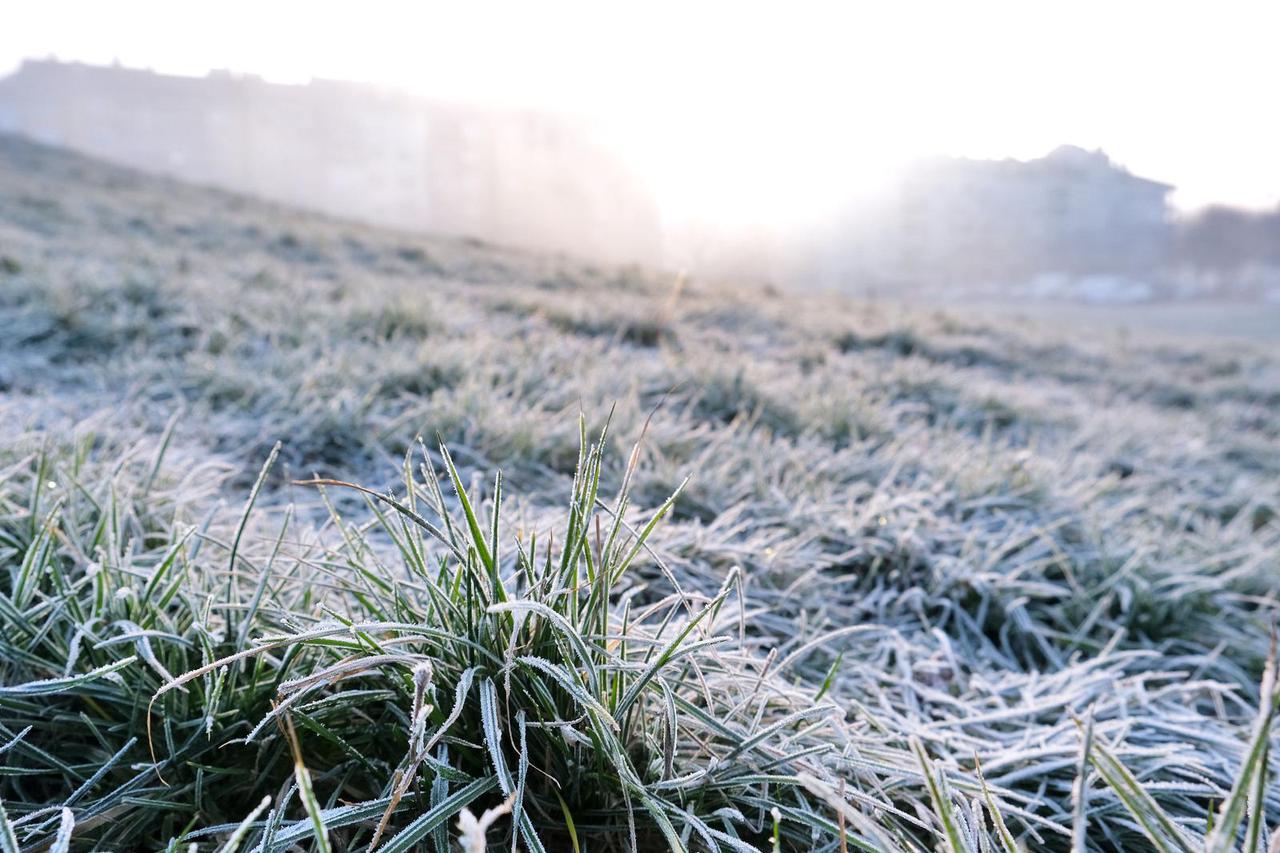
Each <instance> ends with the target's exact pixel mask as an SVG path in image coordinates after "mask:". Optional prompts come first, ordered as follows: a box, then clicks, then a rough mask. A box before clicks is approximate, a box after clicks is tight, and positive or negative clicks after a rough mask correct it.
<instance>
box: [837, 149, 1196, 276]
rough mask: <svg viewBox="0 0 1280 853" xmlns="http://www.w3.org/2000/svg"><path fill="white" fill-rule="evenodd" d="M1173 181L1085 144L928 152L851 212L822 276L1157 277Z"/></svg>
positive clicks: (1168, 230)
mask: <svg viewBox="0 0 1280 853" xmlns="http://www.w3.org/2000/svg"><path fill="white" fill-rule="evenodd" d="M1172 189H1173V187H1172V186H1170V185H1169V184H1163V183H1160V182H1158V181H1152V180H1148V179H1146V178H1140V177H1137V176H1135V175H1132V174H1130V173H1129V172H1128V171H1126V170H1125V169H1123V168H1121V167H1119V166H1117V165H1116V164H1115V163H1113V162H1112V161H1111V160H1110V159H1109V158H1108V157H1107V155H1106V154H1104V153H1102V152H1101V151H1086V150H1084V149H1082V148H1076V147H1074V146H1062V147H1060V148H1058V149H1056V150H1054V151H1053V152H1051V153H1050V154H1048V155H1047V156H1045V157H1042V158H1040V159H1036V160H1029V161H1020V160H970V159H957V158H935V159H931V160H926V161H922V162H920V163H917V164H915V165H914V166H913V167H912V168H910V169H908V170H907V171H906V172H905V173H904V175H903V176H902V177H901V178H900V180H898V181H897V182H895V183H894V185H893V187H892V189H891V190H889V191H887V192H885V193H884V195H883V196H882V197H881V198H880V199H879V200H878V201H876V202H874V203H871V204H869V205H864V206H862V207H860V208H859V209H858V210H856V211H852V212H850V213H849V214H848V215H847V216H846V217H844V218H843V219H842V220H841V221H840V223H839V226H838V228H837V231H836V232H833V234H832V235H831V236H832V238H833V239H831V240H830V241H829V247H830V248H829V252H828V256H827V261H826V263H825V265H824V267H823V272H822V275H823V276H824V277H825V278H827V279H832V278H837V279H839V278H843V279H846V280H847V279H861V280H865V281H872V282H876V281H878V282H881V283H882V284H883V285H884V286H886V287H903V286H911V285H930V284H935V285H940V286H949V287H960V288H963V287H967V286H974V285H1002V286H1015V285H1017V284H1019V283H1026V282H1029V281H1032V280H1035V279H1037V278H1038V277H1039V278H1043V277H1044V276H1046V275H1048V276H1059V277H1063V278H1069V279H1078V278H1080V277H1082V276H1099V275H1111V276H1146V275H1150V274H1151V273H1152V272H1154V271H1157V270H1159V269H1161V268H1162V267H1163V266H1164V265H1165V264H1166V263H1167V262H1168V261H1169V259H1170V252H1171V249H1172V246H1173V224H1172V221H1171V217H1170V210H1169V205H1168V195H1169V193H1170V192H1171V191H1172Z"/></svg>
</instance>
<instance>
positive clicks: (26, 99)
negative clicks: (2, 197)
mask: <svg viewBox="0 0 1280 853" xmlns="http://www.w3.org/2000/svg"><path fill="white" fill-rule="evenodd" d="M0 130H4V131H10V132H17V133H21V134H23V135H25V136H28V137H30V138H33V139H35V140H38V141H41V142H46V143H49V144H53V145H60V146H65V147H68V148H73V149H76V150H79V151H82V152H84V153H87V154H91V155H94V156H97V157H102V158H104V159H107V160H111V161H114V162H117V163H120V164H123V165H127V166H133V167H136V168H139V169H143V170H147V171H153V172H161V173H165V174H169V175H173V176H175V177H179V178H181V179H183V180H189V181H195V182H199V183H206V184H211V185H215V186H220V187H224V188H227V189H231V190H235V191H240V192H247V193H251V194H254V195H258V196H261V197H264V198H270V199H275V200H279V201H283V202H286V203H290V204H297V205H301V206H305V207H310V208H314V209H318V210H322V211H326V212H330V213H334V214H337V215H340V216H347V217H351V218H354V219H360V220H365V221H369V222H372V223H376V224H380V225H388V226H393V227H399V228H406V229H416V230H427V231H436V232H441V233H450V234H458V235H468V236H473V237H478V238H482V239H486V240H491V241H494V242H499V243H506V244H511V245H517V246H526V247H530V248H538V249H551V250H562V251H567V252H572V253H575V254H580V255H584V256H588V257H593V258H597V259H600V260H606V261H651V260H653V259H654V258H655V256H656V255H657V254H658V252H659V251H660V246H661V237H660V231H659V220H658V215H657V208H656V206H655V204H654V203H653V200H652V199H651V198H650V197H649V195H648V193H647V191H646V190H645V189H644V188H643V186H642V185H641V183H640V182H639V181H638V180H637V179H635V177H634V176H633V175H631V174H630V172H629V171H628V169H627V168H626V167H625V166H624V164H623V163H621V162H620V161H619V160H618V159H617V158H616V157H615V156H614V155H613V154H612V153H611V152H610V151H609V149H607V148H606V147H605V146H603V145H601V144H597V143H595V142H593V140H592V138H591V133H590V129H589V128H588V127H586V126H585V125H583V124H581V123H578V122H575V121H572V120H569V119H566V118H562V117H557V116H551V115H546V114H543V113H538V112H533V111H520V110H496V109H483V108H479V107H470V106H460V105H454V104H445V103H437V102H433V101H427V100H424V99H421V98H417V97H413V96H410V95H407V94H405V93H402V92H398V91H392V90H388V89H383V88H378V87H373V86H366V85H359V84H352V83H340V82H334V81H313V82H311V83H310V84H308V85H304V86H299V85H278V84H272V83H266V82H263V81H262V80H261V79H259V78H256V77H252V76H243V75H233V74H228V73H213V74H210V75H209V76H207V77H204V78H195V77H179V76H170V75H162V74H156V73H153V72H150V71H139V70H132V69H126V68H120V67H111V68H104V67H98V66H91V65H82V64H79V63H61V62H54V61H29V62H26V63H24V64H23V66H22V67H21V68H20V69H19V70H18V71H17V72H16V73H15V74H13V75H12V76H10V77H8V78H5V79H3V80H0Z"/></svg>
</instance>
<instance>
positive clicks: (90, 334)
mask: <svg viewBox="0 0 1280 853" xmlns="http://www.w3.org/2000/svg"><path fill="white" fill-rule="evenodd" d="M1085 331H1087V330H1086V329H1082V328H1081V327H1078V326H1077V327H1072V326H1069V325H1061V324H1059V325H1057V326H1054V325H1052V324H1049V323H1044V324H1040V325H1037V326H1028V325H1027V324H1025V323H1019V322H1015V321H1014V320H1011V319H1008V318H1006V319H999V318H983V317H981V316H979V315H977V314H975V313H973V312H969V313H965V314H963V315H960V314H956V315H945V314H939V313H935V312H930V311H925V310H919V309H912V310H908V309H901V308H895V309H890V308H888V307H886V306H877V305H868V304H859V303H854V302H848V301H842V300H840V299H837V298H834V297H800V296H787V295H780V294H779V293H776V292H773V291H757V290H747V289H741V288H739V289H734V288H730V287H727V286H712V285H709V284H706V283H703V282H699V281H689V282H681V281H676V280H673V279H672V278H671V277H670V276H666V275H660V274H657V273H651V272H646V271H642V270H637V269H604V268H596V267H591V266H588V265H584V264H582V263H580V262H576V261H572V260H568V259H564V258H555V257H547V256H535V255H530V254H522V253H518V252H513V251H507V250H501V249H497V248H494V247H489V246H485V245H481V244H478V243H475V242H468V241H450V240H443V239H427V238H422V237H416V236H409V235H403V234H396V233H391V232H386V231H378V230H373V229H368V228H363V227H361V226H356V225H351V224H347V223H342V222H337V221H332V220H326V219H323V218H320V217H316V216H311V215H307V214H301V213H298V212H296V211H291V210H286V209H280V208H276V207H272V206H270V205H267V204H264V203H260V202H256V201H251V200H246V199H243V198H238V197H234V196H231V195H226V194H221V193H216V192H213V191H208V190H202V189H196V188H191V187H186V186H182V185H178V184H173V183H168V182H164V181H161V180H158V179H154V178H146V177H141V176H138V175H136V174H133V173H129V172H125V171H121V170H117V169H113V168H110V167H107V166H103V165H101V164H97V163H94V162H92V161H88V160H84V159H80V158H76V157H72V156H70V155H66V154H62V153H58V152H54V151H51V150H49V149H43V148H39V147H35V146H32V145H28V144H25V143H22V142H19V141H16V140H13V139H10V138H3V137H0V569H2V570H0V803H2V804H3V811H2V812H0V850H2V851H6V853H7V851H11V850H12V851H16V850H55V851H58V850H118V851H124V850H150V849H160V850H166V849H167V850H184V851H185V850H189V849H191V848H190V845H195V849H197V850H200V851H212V850H224V851H230V850H261V851H284V850H315V851H341V850H352V851H355V850H360V851H363V850H372V849H376V850H384V851H407V850H419V849H421V850H437V851H442V852H443V851H445V850H447V849H460V848H459V847H458V845H460V844H461V845H465V846H464V847H463V848H461V849H465V850H467V851H474V850H483V849H485V844H486V839H487V843H488V844H490V845H491V846H492V849H494V850H499V849H501V850H511V849H513V848H514V847H518V848H519V849H521V850H525V851H538V850H548V851H570V850H573V851H600V850H604V851H609V850H630V849H634V850H639V851H651V850H667V849H671V850H683V849H688V850H700V851H707V850H721V851H739V850H771V849H781V850H791V851H808V850H815V851H844V850H881V851H898V850H905V851H930V850H939V849H940V850H946V851H990V850H994V851H1005V853H1007V851H1011V850H1024V849H1025V850H1035V851H1041V850H1044V851H1068V850H1070V851H1076V850H1094V851H1138V850H1160V851H1201V850H1210V851H1226V850H1237V849H1244V850H1248V851H1266V850H1267V849H1268V846H1269V844H1270V845H1271V847H1272V849H1275V847H1274V842H1272V841H1271V839H1273V838H1276V837H1280V834H1278V833H1277V827H1278V825H1280V784H1277V783H1276V779H1277V773H1276V770H1277V767H1276V765H1277V760H1276V759H1275V757H1274V753H1273V750H1271V747H1272V746H1277V745H1280V741H1278V740H1277V732H1275V731H1274V729H1273V726H1272V721H1273V717H1274V715H1275V712H1276V710H1277V703H1278V702H1280V693H1278V692H1277V688H1276V679H1275V673H1274V664H1273V663H1270V662H1269V656H1270V655H1271V654H1272V645H1273V640H1272V634H1273V631H1274V627H1273V626H1274V622H1275V614H1276V603H1277V591H1278V589H1280V520H1278V519H1277V513H1278V512H1280V358H1278V353H1277V351H1276V349H1275V348H1274V347H1272V348H1268V347H1269V346H1271V345H1269V344H1266V343H1265V342H1261V341H1257V342H1252V343H1250V342H1244V341H1241V342H1235V343H1230V342H1219V343H1211V342H1208V341H1205V340H1199V341H1195V340H1192V342H1190V343H1181V344H1179V343H1171V342H1169V341H1168V340H1167V339H1159V340H1158V339H1154V338H1152V339H1147V338H1144V337H1143V336H1142V334H1141V333H1136V332H1135V333H1131V334H1128V335H1125V336H1123V337H1116V336H1109V335H1098V336H1093V337H1090V336H1088V335H1087V334H1085V333H1084V332H1085ZM446 448H447V449H446ZM498 472H501V477H499V476H498ZM357 485H358V486H360V487H363V489H364V490H363V491H362V490H361V489H359V488H355V486H357ZM673 496H674V499H673ZM451 845H452V847H451Z"/></svg>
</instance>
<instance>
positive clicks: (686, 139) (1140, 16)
mask: <svg viewBox="0 0 1280 853" xmlns="http://www.w3.org/2000/svg"><path fill="white" fill-rule="evenodd" d="M10 2H11V7H10V8H9V9H8V10H7V11H6V13H5V15H4V25H3V28H0V71H7V70H8V69H10V68H13V67H15V66H16V65H17V64H18V63H19V62H20V60H21V59H22V58H23V57H25V56H46V55H50V54H53V55H56V56H58V57H60V58H63V59H80V60H84V61H90V62H110V61H112V60H115V59H118V60H119V61H121V62H123V63H124V64H126V65H131V66H140V67H152V68H155V69H157V70H160V71H166V72H176V73H191V74H202V73H204V72H205V71H207V70H208V69H210V68H230V69H233V70H238V71H248V72H255V73H260V74H262V75H263V76H265V77H267V78H269V79H274V80H280V81H305V80H306V79H308V78H309V77H312V76H317V77H330V78H339V79H353V80H367V81H374V82H384V83H391V84H395V85H399V86H405V87H408V88H412V89H415V90H418V91H421V92H423V93H426V94H431V95H436V96H443V97H449V98H459V99H480V100H485V101H496V102H503V103H516V104H527V105H534V106H540V107H549V108H554V109H559V110H565V111H571V112H577V113H583V114H588V115H592V116H595V117H597V118H600V119H602V120H603V121H604V122H606V123H607V125H608V126H609V127H611V128H612V129H613V131H614V132H615V133H616V135H617V137H618V138H619V139H621V140H624V141H625V145H626V147H627V148H628V151H629V153H630V154H632V155H634V157H635V158H636V160H637V161H638V162H639V163H641V164H642V167H643V168H644V169H645V170H646V171H647V172H648V174H649V176H650V178H651V179H652V180H653V181H654V182H655V183H656V185H657V186H658V188H659V192H660V193H661V194H663V195H664V197H665V198H666V199H667V201H668V202H674V203H675V204H676V205H677V206H684V207H686V208H687V209H689V210H691V211H692V210H696V211H699V212H701V213H704V214H707V215H717V214H730V213H732V212H735V211H738V212H740V211H741V210H743V209H748V208H750V207H751V206H752V205H753V204H759V203H760V202H761V200H762V199H764V200H767V201H768V203H769V204H771V205H772V204H791V205H794V206H795V207H797V208H803V207H805V206H814V205H815V203H816V202H818V201H820V200H821V199H822V198H824V197H825V196H828V195H835V194H840V193H844V192H846V191H847V189H848V188H849V187H850V186H855V187H862V186H868V185H872V184H874V183H875V182H876V180H878V179H879V178H881V177H882V176H883V175H884V173H885V172H886V171H887V170H889V169H891V168H892V167H893V166H894V165H895V164H897V163H900V162H902V161H903V160H905V159H908V158H910V157H913V156H919V155H923V154H932V153H939V154H961V155H969V156H976V157H1004V156H1014V157H1023V158H1025V157H1034V156H1039V155H1041V154H1043V153H1045V152H1046V151H1048V150H1049V149H1051V148H1053V147H1054V146H1056V145H1058V144H1060V143H1068V142H1069V143H1074V144H1077V145H1083V146H1085V147H1089V148H1094V147H1102V148H1104V149H1105V150H1106V151H1107V152H1108V153H1109V154H1111V155H1112V157H1113V158H1115V159H1116V160H1118V161H1119V162H1121V163H1123V164H1125V165H1126V166H1128V167H1129V168H1130V169H1131V170H1132V171H1134V172H1136V173H1138V174H1141V175H1144V176H1148V177H1152V178H1157V179H1160V180H1164V181H1167V182H1170V183H1174V184H1177V185H1178V187H1179V191H1178V194H1177V195H1176V196H1175V202H1176V203H1177V204H1179V205H1180V206H1182V207H1186V208H1191V207H1195V206H1198V205H1202V204H1205V203H1209V202H1227V203H1233V204H1239V205H1244V206H1252V207H1263V206H1272V205H1275V204H1277V203H1278V202H1280V107H1278V106H1277V103H1278V102H1280V2H1277V0H1270V2H1243V0H1215V2H1212V3H1210V2H1194V3H1191V2H1189V3H1182V2H1179V0H1164V2H1139V0H1121V2H1114V0H1113V2H1094V0H1069V2H1052V3H1050V2H1032V0H1021V2H994V0H967V2H963V3H960V2H940V3H923V2H910V0H905V1H903V0H876V2H866V3H844V4H835V3H826V4H823V3H797V2H786V3H784V2H777V3H773V4H751V3H745V2H692V0H687V1H686V2H664V1H663V0H648V2H633V3H629V4H625V5H624V4H620V3H608V2H603V0H598V2H554V1H553V2H540V3H533V2H521V0H510V2H474V0H450V2H415V3H408V2H387V0H359V2H348V3H329V2H320V1H319V0H310V2H294V0H274V2H273V0H221V2H217V3H213V2H208V1H207V0H205V1H204V2H178V0H167V2H164V1H163V0H162V1H161V2H145V1H144V0H116V2H110V3H108V2H101V1H100V0H83V1H82V2H73V0H35V2H21V0H10Z"/></svg>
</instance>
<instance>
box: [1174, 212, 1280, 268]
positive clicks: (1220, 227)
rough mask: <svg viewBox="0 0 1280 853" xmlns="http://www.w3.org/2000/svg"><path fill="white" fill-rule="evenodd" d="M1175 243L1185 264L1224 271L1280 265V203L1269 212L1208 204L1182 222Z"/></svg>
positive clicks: (1178, 256) (1178, 255)
mask: <svg viewBox="0 0 1280 853" xmlns="http://www.w3.org/2000/svg"><path fill="white" fill-rule="evenodd" d="M1174 246H1175V248H1174V252H1175V258H1176V260H1177V262H1178V263H1179V264H1181V265H1183V266H1189V267H1195V268H1199V269H1208V270H1220V271H1230V270H1237V269H1240V268H1241V267H1247V266H1273V267H1274V266H1280V207H1277V208H1276V209H1275V210H1271V211H1265V212H1264V211H1249V210H1240V209H1238V208H1234V207H1226V206H1222V205H1215V206H1212V207H1207V208H1205V209H1204V210H1201V211H1199V212H1198V213H1196V214H1194V215H1192V216H1190V217H1188V218H1186V219H1184V220H1183V221H1181V222H1180V223H1179V224H1178V227H1177V233H1176V239H1175V243H1174Z"/></svg>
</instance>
